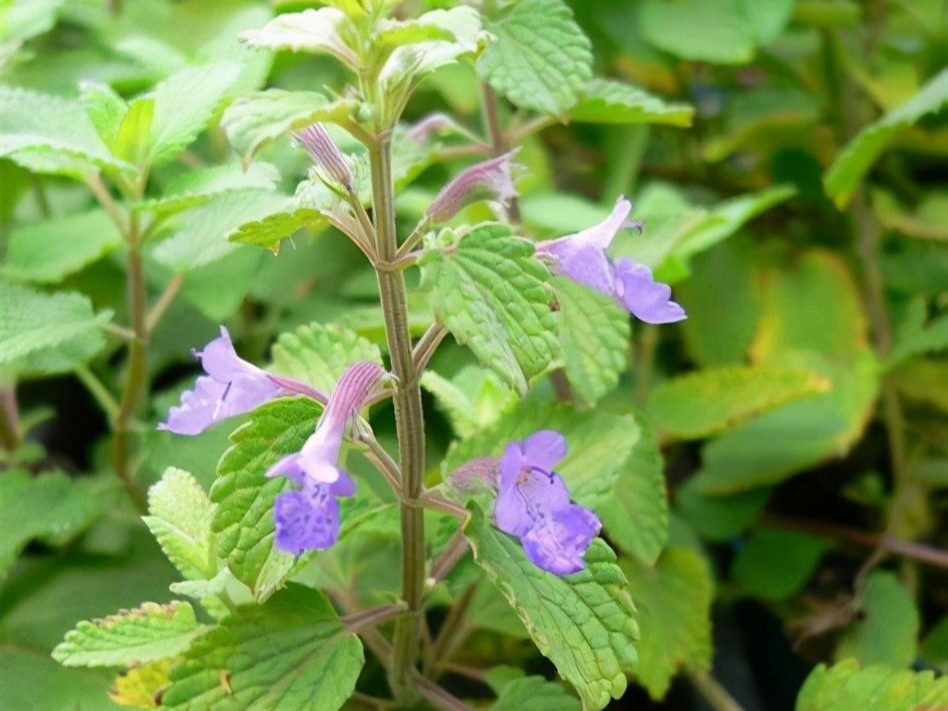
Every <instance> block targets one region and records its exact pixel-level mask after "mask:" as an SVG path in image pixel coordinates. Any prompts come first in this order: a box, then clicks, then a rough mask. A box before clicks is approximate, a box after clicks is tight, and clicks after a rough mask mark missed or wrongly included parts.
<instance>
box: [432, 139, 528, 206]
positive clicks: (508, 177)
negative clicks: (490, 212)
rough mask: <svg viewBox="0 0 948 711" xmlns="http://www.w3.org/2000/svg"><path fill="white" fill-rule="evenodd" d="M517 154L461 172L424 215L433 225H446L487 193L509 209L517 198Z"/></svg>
mask: <svg viewBox="0 0 948 711" xmlns="http://www.w3.org/2000/svg"><path fill="white" fill-rule="evenodd" d="M516 153H517V150H513V151H510V152H509V153H504V154H503V155H502V156H497V157H496V158H491V159H490V160H485V161H482V162H480V163H475V164H474V165H472V166H471V167H470V168H467V169H465V170H463V171H461V172H460V173H459V174H458V175H457V176H456V177H455V178H454V179H453V180H452V181H451V182H450V183H448V184H447V185H445V186H444V187H443V188H442V189H441V192H440V193H438V196H437V197H436V198H435V199H434V202H432V203H431V205H429V206H428V209H427V211H426V212H425V214H426V216H427V217H428V219H429V220H430V221H431V222H434V223H439V222H446V221H447V220H450V219H451V218H452V217H454V216H455V215H456V214H458V212H459V211H460V210H461V208H462V207H464V206H465V205H468V204H469V203H471V202H474V201H475V200H478V199H480V198H482V197H483V196H484V194H485V193H486V194H487V195H490V196H493V197H495V198H496V200H497V202H498V203H500V204H501V205H502V206H503V207H505V208H506V207H507V205H509V204H510V201H511V200H513V199H514V198H516V197H517V188H516V187H515V186H514V181H513V167H514V163H513V157H514V156H515V155H516Z"/></svg>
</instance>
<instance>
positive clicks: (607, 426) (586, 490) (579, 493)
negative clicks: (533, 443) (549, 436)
mask: <svg viewBox="0 0 948 711" xmlns="http://www.w3.org/2000/svg"><path fill="white" fill-rule="evenodd" d="M544 429H551V430H557V431H558V432H561V433H562V434H563V436H564V437H566V442H567V444H568V445H569V453H568V454H567V455H566V458H565V459H563V461H562V462H561V463H560V464H559V465H557V467H556V471H557V472H558V473H559V474H560V475H561V476H562V477H563V480H564V481H565V482H566V484H567V486H568V487H569V490H570V493H571V494H572V496H573V498H574V499H575V500H576V501H577V502H579V503H580V504H583V505H584V506H588V507H590V508H593V509H596V508H598V507H599V506H600V505H602V504H604V503H605V502H606V501H607V500H608V499H610V498H611V497H612V496H613V495H614V489H615V487H616V482H617V480H618V479H619V472H620V469H621V468H622V466H623V463H624V462H625V461H626V460H627V459H628V458H629V456H630V454H631V453H632V451H633V447H634V446H635V443H636V442H637V441H638V437H639V429H638V427H637V426H636V422H635V419H634V418H633V417H632V416H631V415H617V414H615V413H612V412H609V411H607V410H604V409H598V410H588V411H587V410H576V409H575V408H573V407H572V406H570V405H567V404H563V403H556V404H554V403H550V402H548V401H544V400H539V399H536V400H528V401H525V402H522V403H521V404H520V405H519V406H518V407H517V408H516V409H514V410H512V411H511V412H509V413H508V414H507V415H505V416H504V417H502V418H501V419H500V420H499V421H498V422H497V423H496V424H495V425H493V426H492V427H490V428H489V429H486V430H483V431H481V432H478V433H477V434H476V435H474V436H473V437H470V438H468V439H466V440H463V441H461V442H457V443H455V444H453V445H452V446H451V448H450V449H449V450H448V455H447V456H446V457H445V459H444V462H443V464H442V470H443V472H444V473H445V475H447V474H449V473H450V472H451V471H453V470H454V469H455V468H456V467H458V466H460V465H461V464H463V463H464V462H466V461H468V460H470V459H474V458H476V457H489V456H500V454H501V453H502V452H503V450H504V447H505V446H506V445H507V443H508V442H512V441H515V440H522V439H525V438H526V437H528V436H530V435H532V434H533V433H534V432H537V431H538V430H544Z"/></svg>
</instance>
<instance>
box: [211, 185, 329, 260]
mask: <svg viewBox="0 0 948 711" xmlns="http://www.w3.org/2000/svg"><path fill="white" fill-rule="evenodd" d="M338 201H339V198H338V196H336V195H335V194H334V193H333V192H332V191H331V190H329V188H327V187H326V186H325V185H323V184H322V183H320V182H319V181H315V180H304V181H303V182H301V183H300V184H299V185H298V186H297V188H296V194H295V195H293V196H290V197H283V198H282V200H274V201H273V202H272V204H268V206H267V209H265V210H261V211H260V212H261V214H260V215H259V216H258V217H256V218H255V219H252V220H250V221H247V222H242V223H241V224H240V226H239V227H236V228H235V229H233V230H231V231H230V232H229V233H228V236H227V239H228V240H229V241H230V242H242V243H244V244H252V245H254V246H257V247H263V248H264V249H268V250H270V251H271V252H274V253H277V252H279V251H280V242H281V241H282V240H283V239H285V238H287V237H292V236H293V235H294V234H295V233H296V232H298V231H299V230H301V229H304V228H308V229H310V230H314V231H318V230H321V229H322V228H324V227H326V226H327V225H328V224H329V220H328V219H327V217H326V214H325V212H324V211H325V210H328V209H330V208H332V207H333V206H335V205H336V204H337V203H338Z"/></svg>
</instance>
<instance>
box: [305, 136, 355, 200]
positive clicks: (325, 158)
mask: <svg viewBox="0 0 948 711" xmlns="http://www.w3.org/2000/svg"><path fill="white" fill-rule="evenodd" d="M296 140H297V141H299V143H300V145H301V146H303V148H305V149H306V150H307V151H308V152H309V154H310V156H312V158H313V160H314V161H315V162H316V165H317V166H318V167H319V169H320V170H321V171H322V172H323V173H324V174H325V175H326V177H328V178H329V180H330V181H331V182H334V183H338V184H339V185H341V186H342V187H344V188H345V189H346V190H348V191H350V192H351V191H352V170H351V169H350V168H349V161H348V160H346V157H345V156H344V155H343V154H342V152H341V151H340V150H339V148H338V147H337V146H336V143H335V141H333V140H332V137H331V136H330V135H329V132H328V131H327V130H326V127H325V126H323V124H321V123H314V124H313V125H312V126H307V127H306V128H304V129H303V130H302V131H299V132H298V133H297V134H296Z"/></svg>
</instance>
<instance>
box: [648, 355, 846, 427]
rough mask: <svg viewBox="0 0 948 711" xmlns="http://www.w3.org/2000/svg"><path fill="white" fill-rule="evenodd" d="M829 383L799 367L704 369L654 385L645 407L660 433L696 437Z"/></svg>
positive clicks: (740, 422)
mask: <svg viewBox="0 0 948 711" xmlns="http://www.w3.org/2000/svg"><path fill="white" fill-rule="evenodd" d="M830 387H831V383H830V382H829V381H827V380H823V379H821V378H820V377H819V376H817V375H816V374H814V373H812V372H810V371H808V370H804V369H802V368H788V367H777V366H765V365H759V366H722V367H718V368H705V369H704V370H699V371H696V372H694V373H689V374H687V375H682V376H679V377H677V378H673V379H671V380H665V381H663V382H661V383H659V384H658V385H657V386H656V387H655V388H654V389H653V390H652V392H651V394H650V396H649V399H648V407H647V410H648V413H649V416H650V417H651V418H652V420H653V421H654V423H655V425H656V426H657V427H658V428H659V429H660V430H662V431H663V432H664V433H665V434H667V435H670V436H672V437H676V438H679V439H701V438H702V437H707V436H709V435H714V434H719V433H721V432H724V431H726V430H730V429H733V428H734V427H737V426H738V425H740V424H742V423H743V422H745V421H747V420H749V419H751V418H752V417H756V416H757V415H761V414H763V413H765V412H768V411H770V410H773V409H775V408H777V407H780V406H781V405H785V404H787V403H789V402H792V401H794V400H798V399H800V398H804V397H807V396H808V395H813V394H816V393H820V392H826V391H827V390H829V389H830Z"/></svg>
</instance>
